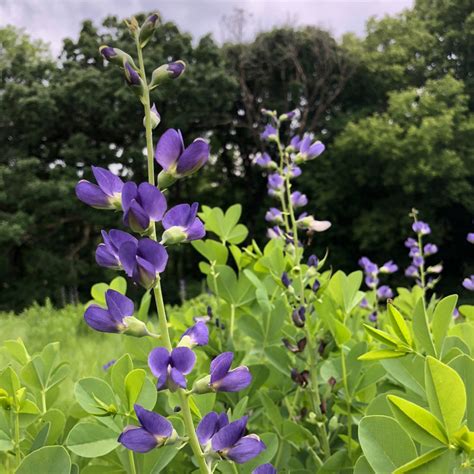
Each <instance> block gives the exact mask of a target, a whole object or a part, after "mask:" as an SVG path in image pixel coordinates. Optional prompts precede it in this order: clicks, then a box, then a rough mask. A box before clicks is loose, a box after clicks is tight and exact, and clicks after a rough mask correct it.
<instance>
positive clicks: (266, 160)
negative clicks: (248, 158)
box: [255, 153, 278, 170]
mask: <svg viewBox="0 0 474 474" xmlns="http://www.w3.org/2000/svg"><path fill="white" fill-rule="evenodd" d="M255 164H257V165H258V166H260V167H261V168H264V169H268V170H270V169H276V168H277V167H278V165H277V164H276V163H275V162H274V161H273V160H272V159H271V158H270V155H269V154H268V153H263V155H260V156H259V157H258V158H257V159H256V160H255Z"/></svg>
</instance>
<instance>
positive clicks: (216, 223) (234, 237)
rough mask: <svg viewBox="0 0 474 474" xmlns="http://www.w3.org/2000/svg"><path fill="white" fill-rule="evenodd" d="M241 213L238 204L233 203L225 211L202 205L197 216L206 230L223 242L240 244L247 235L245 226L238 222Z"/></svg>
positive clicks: (240, 207)
mask: <svg viewBox="0 0 474 474" xmlns="http://www.w3.org/2000/svg"><path fill="white" fill-rule="evenodd" d="M241 214H242V206H241V205H240V204H234V205H233V206H231V207H229V209H227V211H226V212H225V213H224V212H223V211H222V209H220V208H218V207H214V208H210V207H208V206H202V211H201V212H200V213H199V217H200V218H201V219H202V220H203V221H204V224H205V226H206V230H208V231H210V232H214V234H216V235H217V236H218V237H219V238H220V240H221V241H222V242H223V243H224V244H226V243H229V244H240V243H242V242H243V241H244V240H245V239H246V238H247V235H248V229H247V227H245V226H244V225H243V224H239V223H238V222H239V219H240V216H241Z"/></svg>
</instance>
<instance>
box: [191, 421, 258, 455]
mask: <svg viewBox="0 0 474 474" xmlns="http://www.w3.org/2000/svg"><path fill="white" fill-rule="evenodd" d="M246 427H247V417H246V416H244V417H242V418H240V419H238V420H235V421H233V422H232V423H229V420H228V418H227V415H226V414H225V413H222V414H220V415H218V414H217V413H216V412H210V413H208V414H207V415H206V416H205V417H204V418H203V419H202V420H201V421H200V423H199V425H198V427H197V428H196V435H197V437H198V440H199V443H200V444H201V445H202V446H203V447H204V449H205V451H210V450H212V451H214V452H216V453H218V454H219V455H220V456H222V457H223V458H224V459H230V460H231V461H234V462H235V463H237V464H243V463H245V462H247V461H250V460H251V459H253V458H255V457H256V456H258V455H259V454H260V453H261V452H262V451H263V450H264V449H266V446H265V444H264V443H263V442H262V441H261V439H260V438H259V437H258V436H257V435H255V434H250V435H247V436H245V431H246Z"/></svg>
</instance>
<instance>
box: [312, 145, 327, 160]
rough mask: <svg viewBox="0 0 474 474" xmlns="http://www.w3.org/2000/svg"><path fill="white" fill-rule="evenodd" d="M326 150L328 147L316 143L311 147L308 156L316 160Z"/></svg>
mask: <svg viewBox="0 0 474 474" xmlns="http://www.w3.org/2000/svg"><path fill="white" fill-rule="evenodd" d="M325 149H326V147H325V146H324V145H323V144H322V143H321V142H319V141H318V142H314V143H313V144H312V145H311V146H310V147H309V150H308V156H309V157H310V158H316V157H317V156H319V155H320V154H321V153H322V152H323V151H324V150H325Z"/></svg>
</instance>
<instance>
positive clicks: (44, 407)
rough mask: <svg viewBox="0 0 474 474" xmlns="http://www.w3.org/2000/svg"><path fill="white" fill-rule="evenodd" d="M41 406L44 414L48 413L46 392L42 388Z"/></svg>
mask: <svg viewBox="0 0 474 474" xmlns="http://www.w3.org/2000/svg"><path fill="white" fill-rule="evenodd" d="M41 407H42V413H43V415H44V414H45V413H46V411H47V410H46V392H45V391H44V390H41Z"/></svg>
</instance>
